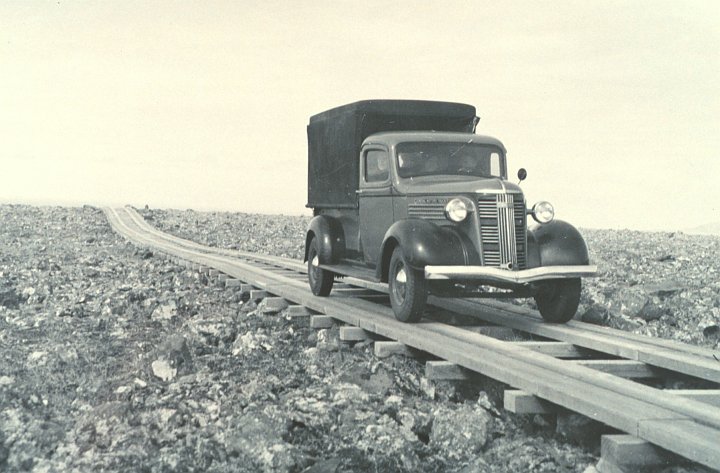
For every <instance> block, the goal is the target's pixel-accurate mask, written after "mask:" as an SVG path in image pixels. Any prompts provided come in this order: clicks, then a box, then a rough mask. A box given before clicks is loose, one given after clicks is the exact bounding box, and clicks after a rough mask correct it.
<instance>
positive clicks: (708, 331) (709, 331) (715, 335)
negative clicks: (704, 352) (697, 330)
mask: <svg viewBox="0 0 720 473" xmlns="http://www.w3.org/2000/svg"><path fill="white" fill-rule="evenodd" d="M703 337H705V338H706V339H707V340H718V339H720V326H719V325H708V326H707V327H705V328H704V329H703Z"/></svg>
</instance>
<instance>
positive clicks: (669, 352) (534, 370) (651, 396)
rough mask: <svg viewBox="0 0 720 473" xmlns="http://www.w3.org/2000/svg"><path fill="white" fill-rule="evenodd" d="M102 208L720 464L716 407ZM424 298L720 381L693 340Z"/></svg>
mask: <svg viewBox="0 0 720 473" xmlns="http://www.w3.org/2000/svg"><path fill="white" fill-rule="evenodd" d="M105 213H106V215H107V217H108V220H109V222H110V224H111V225H112V227H113V228H114V229H115V231H117V232H118V233H119V234H120V235H122V236H123V237H125V238H126V239H128V240H129V241H131V242H133V243H135V244H137V245H139V246H143V247H148V248H152V249H154V250H155V251H159V252H162V253H166V254H168V255H171V256H175V257H179V258H181V259H184V260H186V261H190V262H193V263H196V264H200V265H204V266H207V267H211V268H214V269H216V270H218V271H220V272H221V273H225V274H227V275H229V276H230V277H233V278H237V279H240V280H242V281H244V282H245V283H247V284H252V285H253V286H255V287H258V288H261V289H262V290H264V291H266V292H267V293H269V294H274V295H278V296H282V297H284V298H286V299H287V300H289V301H293V302H295V303H298V304H301V305H303V306H305V307H307V308H309V309H312V310H314V311H317V312H319V313H322V314H326V315H329V316H332V317H333V318H334V319H338V320H341V321H343V322H345V323H347V324H350V325H354V326H356V327H360V328H362V329H364V330H366V331H368V332H372V333H375V334H378V335H381V336H384V337H387V338H390V339H393V340H397V341H399V342H402V343H403V344H405V345H408V346H410V347H413V348H416V349H419V350H423V351H426V352H429V353H432V354H434V355H437V356H439V357H440V358H443V359H445V360H447V361H450V362H452V363H455V364H457V365H459V366H462V367H464V368H466V369H469V370H472V371H475V372H478V373H482V374H484V375H486V376H489V377H491V378H494V379H497V380H499V381H501V382H503V383H506V384H508V385H510V386H512V387H514V388H517V389H521V390H523V391H525V392H527V393H531V394H533V395H535V396H538V397H539V398H542V399H545V400H548V401H550V402H552V403H555V404H558V405H561V406H564V407H566V408H568V409H571V410H573V411H576V412H579V413H581V414H583V415H586V416H588V417H590V418H593V419H595V420H598V421H600V422H603V423H605V424H607V425H610V426H612V427H615V428H617V429H619V430H622V431H625V432H627V433H629V434H631V435H635V436H637V437H639V438H642V439H644V440H647V441H649V442H652V443H654V444H656V445H658V446H660V447H662V448H664V449H667V450H669V451H671V452H674V453H676V454H679V455H681V456H683V457H685V458H688V459H690V460H693V461H696V462H698V463H701V464H703V465H706V466H709V467H711V468H715V469H720V449H718V446H719V445H720V408H718V407H716V406H713V405H711V404H707V403H704V402H699V401H696V400H693V399H690V398H683V397H680V396H676V395H673V394H670V393H667V392H664V391H662V390H659V389H655V388H651V387H648V386H645V385H642V384H639V383H636V382H633V381H631V380H627V379H622V378H619V377H617V376H613V375H611V374H608V373H602V372H599V371H597V370H594V369H591V368H588V367H586V366H582V365H580V364H577V363H570V362H568V361H566V360H560V359H557V358H554V357H552V356H550V355H545V354H542V353H539V352H538V351H534V350H532V349H531V348H530V347H529V346H523V345H522V344H514V343H511V342H504V341H500V340H497V339H495V338H492V337H489V336H485V335H482V334H480V333H476V332H472V331H470V330H465V329H463V328H461V327H455V326H450V325H446V324H442V323H438V322H425V321H423V322H421V323H418V324H405V323H401V322H398V321H397V320H395V319H394V317H393V316H392V311H391V309H389V308H387V307H385V306H382V305H379V304H376V303H373V302H369V301H367V300H363V299H359V298H353V297H347V296H346V297H332V296H331V297H317V296H314V295H312V293H311V292H310V291H309V290H308V288H307V284H306V282H305V281H302V280H299V279H298V278H291V277H287V276H285V275H283V274H282V273H280V272H278V271H276V270H269V269H268V265H270V266H276V267H279V268H285V269H289V270H292V271H296V272H304V271H305V265H304V264H302V263H300V262H297V261H293V260H288V259H284V258H278V257H272V256H262V255H257V254H253V253H244V252H239V251H233V250H222V249H217V248H209V247H206V246H203V245H200V244H197V243H194V242H190V241H188V240H183V239H181V238H178V237H175V236H172V235H168V234H166V233H163V232H160V231H158V230H157V229H155V228H153V227H152V226H150V225H149V224H147V223H146V222H145V221H144V220H143V219H142V217H141V216H140V215H138V214H137V212H135V211H134V210H132V209H130V208H122V209H105ZM263 266H264V267H263ZM349 279H350V278H347V279H346V282H349V283H350V282H352V283H357V285H358V286H362V287H367V288H370V289H373V290H379V291H381V292H387V288H386V287H385V286H384V285H381V284H377V283H367V284H366V283H364V282H360V281H354V280H349ZM431 303H434V304H435V303H436V304H437V305H440V306H443V307H446V308H449V309H453V310H458V311H459V312H462V313H474V314H475V315H477V316H478V317H479V318H481V319H483V320H487V321H490V322H493V323H497V324H499V325H505V326H509V327H512V328H516V329H519V330H523V331H527V332H529V333H534V334H537V335H541V336H548V337H550V338H557V339H560V340H563V341H567V342H569V343H573V344H575V345H579V346H584V347H587V348H591V349H597V350H599V351H603V352H606V353H610V354H614V355H618V356H622V357H625V358H629V359H632V360H637V361H643V362H645V363H648V364H650V365H654V366H659V367H662V368H666V369H672V370H675V371H679V372H684V373H687V374H691V375H694V376H699V377H702V378H704V379H708V380H710V381H714V382H718V381H720V363H718V362H717V361H715V360H714V358H713V357H712V352H710V351H709V350H703V349H701V348H698V347H690V346H688V345H684V344H679V343H675V342H669V341H662V340H653V339H649V338H646V337H640V336H637V335H632V334H624V333H622V334H616V333H615V332H618V331H612V330H607V329H602V328H598V327H586V325H588V324H581V323H571V324H569V325H568V326H558V325H553V324H544V323H542V322H540V320H539V317H538V316H537V314H534V313H533V312H532V311H529V310H526V309H522V308H515V307H513V306H508V305H507V304H498V303H487V302H484V303H478V302H476V301H471V300H459V299H452V300H436V299H434V298H431ZM713 362H714V363H713Z"/></svg>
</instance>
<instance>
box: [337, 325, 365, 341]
mask: <svg viewBox="0 0 720 473" xmlns="http://www.w3.org/2000/svg"><path fill="white" fill-rule="evenodd" d="M369 338H370V335H369V334H368V333H367V332H366V331H365V330H363V329H361V328H360V327H352V326H350V325H347V326H344V327H340V340H342V341H343V342H360V341H363V340H367V339H369Z"/></svg>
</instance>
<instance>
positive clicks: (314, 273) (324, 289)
mask: <svg viewBox="0 0 720 473" xmlns="http://www.w3.org/2000/svg"><path fill="white" fill-rule="evenodd" d="M317 247H318V244H317V240H316V239H315V238H313V239H312V240H310V247H309V248H308V261H307V262H308V269H307V273H308V282H309V283H310V290H311V291H312V293H313V294H315V295H316V296H322V297H325V296H328V295H329V294H330V291H332V287H333V283H334V282H335V274H333V273H332V272H330V271H326V270H324V269H322V268H321V267H320V257H319V256H318V248H317Z"/></svg>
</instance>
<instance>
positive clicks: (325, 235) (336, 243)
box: [303, 215, 345, 264]
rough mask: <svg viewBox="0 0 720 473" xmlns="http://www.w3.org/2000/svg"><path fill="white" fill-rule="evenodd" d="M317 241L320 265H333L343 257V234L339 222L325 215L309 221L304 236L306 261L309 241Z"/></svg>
mask: <svg viewBox="0 0 720 473" xmlns="http://www.w3.org/2000/svg"><path fill="white" fill-rule="evenodd" d="M313 238H316V239H317V241H318V258H319V259H320V264H334V263H337V262H339V261H340V260H341V259H342V258H343V257H344V256H345V232H343V229H342V225H341V224H340V222H339V221H338V220H337V219H335V218H332V217H328V216H327V215H318V216H316V217H313V219H312V220H310V225H309V226H308V230H307V234H306V236H305V258H304V260H303V261H307V258H308V251H309V248H310V241H311V240H312V239H313Z"/></svg>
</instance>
